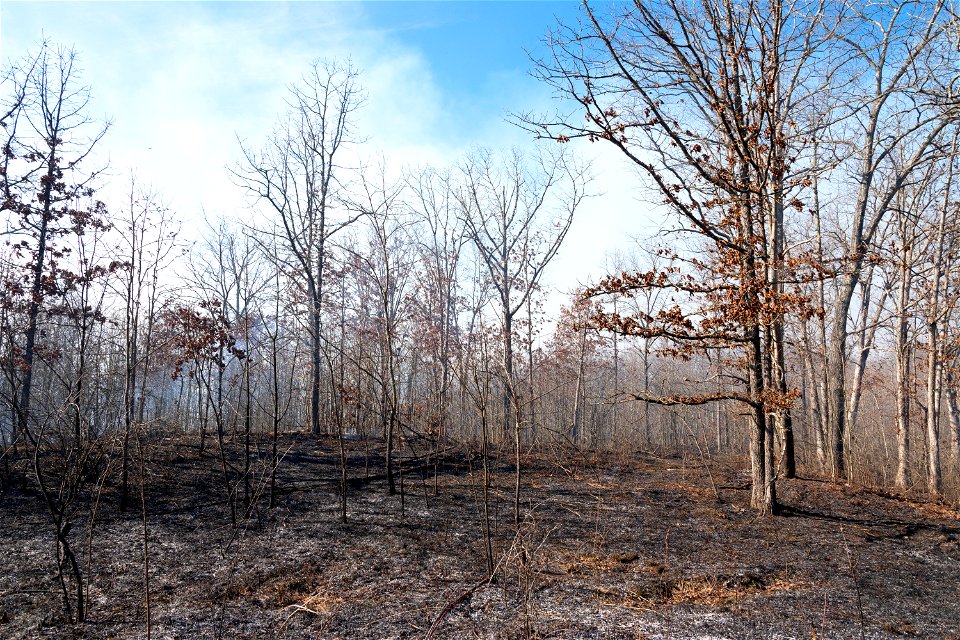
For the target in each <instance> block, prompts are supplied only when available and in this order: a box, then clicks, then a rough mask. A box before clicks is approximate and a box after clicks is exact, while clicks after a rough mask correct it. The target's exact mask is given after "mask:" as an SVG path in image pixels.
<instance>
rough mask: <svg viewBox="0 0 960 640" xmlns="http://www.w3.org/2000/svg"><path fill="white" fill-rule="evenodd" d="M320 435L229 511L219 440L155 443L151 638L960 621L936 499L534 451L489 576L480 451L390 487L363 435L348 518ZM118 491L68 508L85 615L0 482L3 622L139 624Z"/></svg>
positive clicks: (83, 629)
mask: <svg viewBox="0 0 960 640" xmlns="http://www.w3.org/2000/svg"><path fill="white" fill-rule="evenodd" d="M334 444H335V443H334V442H333V441H329V440H328V441H322V440H321V441H318V440H317V439H315V438H308V437H306V436H290V435H288V436H285V437H284V441H283V443H282V449H283V450H284V451H286V455H285V458H284V461H283V463H282V465H281V466H280V468H279V475H278V483H279V484H278V486H279V488H280V491H279V492H278V496H277V505H276V507H275V508H273V509H269V508H267V502H266V498H265V497H261V499H260V501H259V502H258V503H257V506H256V507H255V508H254V509H253V510H252V512H251V516H250V517H249V518H247V519H241V521H240V522H239V525H238V526H234V525H232V524H231V522H230V515H229V514H230V511H229V509H228V507H227V502H226V500H225V497H224V496H225V492H224V490H223V485H222V475H219V474H221V470H220V469H221V467H220V461H219V459H218V458H217V456H216V455H214V454H208V455H206V456H205V457H199V456H198V455H197V449H196V445H195V443H194V442H193V441H192V440H191V441H189V442H188V441H187V440H183V439H166V440H162V441H157V442H154V443H153V444H152V445H150V449H149V456H148V461H147V482H146V485H145V496H146V507H147V508H146V511H147V527H148V531H149V533H148V538H147V540H148V548H149V565H150V568H149V575H150V580H149V583H150V593H151V596H150V613H151V632H152V636H151V637H152V638H178V639H179V638H190V639H192V638H258V639H259V638H344V639H363V638H370V639H377V640H380V639H387V638H430V637H432V638H451V639H452V638H631V639H639V638H664V639H665V638H703V639H706V638H711V639H716V638H736V639H739V638H764V639H768V638H817V639H826V638H894V637H926V638H955V639H960V513H957V512H956V511H954V510H952V509H950V508H947V507H945V506H942V505H934V504H926V503H918V502H912V501H910V500H907V499H904V498H902V497H898V496H895V495H891V494H884V493H883V492H878V491H872V490H867V489H862V488H851V487H844V486H838V485H835V484H831V483H826V482H823V481H818V480H811V479H797V480H784V481H781V482H780V483H779V492H780V498H781V501H782V503H783V504H784V506H785V509H784V515H782V516H778V517H773V518H758V517H757V516H756V515H755V514H754V513H753V512H751V510H750V509H749V507H748V500H749V491H748V486H749V478H748V476H747V475H746V473H745V472H743V471H742V470H740V469H738V468H737V467H736V466H735V462H734V461H725V462H721V461H711V462H709V463H707V464H704V463H703V462H702V461H701V460H700V459H698V458H692V459H690V458H688V459H686V460H683V459H679V458H675V459H674V458H671V459H663V458H656V457H653V456H650V455H646V454H636V455H633V456H620V457H606V458H603V459H594V458H587V457H585V456H578V455H570V454H569V452H568V453H567V454H566V455H564V456H562V457H561V456H550V457H544V456H541V457H533V456H531V457H528V458H527V459H525V465H526V468H525V475H524V482H523V496H522V500H523V520H522V524H521V526H520V527H519V530H518V529H517V528H516V527H515V526H514V524H513V496H512V486H511V483H512V477H513V470H512V468H510V467H509V466H506V465H501V466H498V467H497V468H496V469H495V473H494V474H493V478H492V485H493V489H492V491H493V499H492V502H491V509H492V511H491V514H490V515H491V520H492V522H493V524H492V532H491V533H492V536H491V537H492V548H493V557H494V561H495V564H496V567H495V573H494V577H493V579H492V580H487V579H486V569H485V557H486V556H485V551H484V550H485V544H484V536H483V526H482V523H483V516H482V513H483V510H482V475H481V470H480V460H479V458H476V457H473V458H471V457H470V456H469V455H467V454H465V453H463V452H459V453H457V454H456V455H453V454H451V455H450V457H449V458H448V459H447V461H446V462H445V464H444V465H443V466H442V467H441V469H440V473H439V475H438V477H437V478H436V486H435V485H434V478H433V476H432V470H433V469H432V467H431V468H430V470H429V471H430V473H428V474H425V475H424V474H417V473H414V471H413V470H408V471H407V473H406V476H405V478H404V498H403V504H402V505H401V498H400V496H399V495H393V496H390V495H388V494H387V491H386V483H385V480H384V476H383V474H382V470H381V468H380V466H379V465H380V464H382V458H377V457H372V458H370V460H369V463H370V466H369V468H367V469H366V470H365V463H366V460H365V456H364V453H363V451H362V450H361V445H360V443H357V442H354V443H352V445H353V448H354V450H352V451H351V452H350V462H351V465H350V467H349V475H350V478H351V482H350V490H349V492H348V509H347V516H348V519H347V522H346V523H342V522H341V521H340V506H339V494H338V482H337V478H338V474H339V469H338V464H337V463H338V454H337V449H336V447H335V446H334ZM561 461H562V462H561ZM136 482H138V480H136ZM136 486H137V488H138V490H139V485H138V484H137V485H136ZM435 488H436V489H437V491H436V492H435V491H434V489H435ZM115 494H116V491H115V489H110V488H108V489H105V490H104V491H103V493H102V495H101V496H100V502H99V507H98V511H97V517H96V520H95V527H94V528H93V535H92V537H91V538H90V540H89V544H87V543H86V542H85V541H84V536H85V534H86V532H87V531H88V530H89V529H88V526H87V525H88V524H89V520H87V519H85V518H84V517H80V516H79V515H78V516H77V518H76V519H75V527H74V533H73V534H71V535H72V536H73V537H74V538H75V539H76V540H75V542H74V544H75V545H76V546H77V547H78V548H80V549H81V550H82V553H81V559H82V561H83V564H84V567H85V572H86V578H87V580H88V585H87V589H88V593H89V614H88V620H87V622H85V623H84V624H79V625H71V624H68V623H67V622H66V621H65V619H64V614H63V609H64V608H63V597H62V593H61V591H60V587H59V583H58V582H57V578H56V564H55V560H54V556H53V554H54V549H55V546H54V543H53V541H54V537H53V533H52V531H53V530H52V528H51V526H50V524H49V518H48V517H47V516H46V513H45V511H44V510H43V509H42V505H41V503H40V501H39V500H38V498H37V496H35V495H32V494H31V493H30V492H29V491H15V490H14V491H9V492H8V493H7V494H6V495H3V496H0V637H3V638H39V637H45V638H144V637H147V625H146V621H145V620H146V616H145V613H146V610H145V605H144V602H145V599H144V590H143V584H144V581H143V565H142V561H143V555H142V545H143V537H142V533H143V532H142V521H141V513H140V508H139V507H140V503H139V494H137V501H136V503H135V505H136V506H135V508H133V509H132V510H129V511H128V512H127V513H126V514H123V515H120V514H118V513H117V508H116V495H115Z"/></svg>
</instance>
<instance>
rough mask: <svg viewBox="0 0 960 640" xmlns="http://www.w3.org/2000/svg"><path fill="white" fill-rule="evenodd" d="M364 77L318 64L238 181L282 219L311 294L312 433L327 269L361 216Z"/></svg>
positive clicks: (289, 256)
mask: <svg viewBox="0 0 960 640" xmlns="http://www.w3.org/2000/svg"><path fill="white" fill-rule="evenodd" d="M357 77H358V72H357V70H356V69H355V68H354V67H353V65H352V64H351V63H349V62H347V63H338V62H332V61H318V62H315V63H314V64H313V66H312V67H311V69H310V71H309V72H308V73H307V74H306V75H305V76H304V77H303V78H302V80H301V81H300V83H299V84H297V85H296V86H294V87H291V89H290V98H289V107H290V108H289V110H288V111H287V113H286V114H285V115H284V116H283V119H282V120H281V122H280V124H279V125H278V126H277V129H276V130H275V132H274V134H273V136H272V137H271V139H270V140H269V141H268V142H267V143H266V145H265V146H264V148H263V150H262V151H261V152H259V153H257V152H254V151H252V150H250V149H248V148H246V147H245V148H244V150H243V152H244V158H245V160H244V164H243V166H242V167H241V168H239V169H238V170H236V171H235V173H234V175H235V176H236V177H237V178H238V179H239V181H240V183H241V185H242V186H243V187H244V188H246V189H247V190H248V191H249V192H250V193H251V194H253V195H254V196H255V197H256V199H257V201H258V202H263V203H264V204H265V205H266V206H267V208H268V209H269V210H270V211H271V212H272V213H274V214H275V215H276V216H277V217H278V219H279V230H278V231H276V232H274V231H272V230H271V229H265V230H261V231H262V233H266V234H270V233H276V234H277V235H278V239H279V244H281V245H282V246H283V249H284V256H282V257H280V258H281V260H282V261H283V263H284V265H285V266H286V267H287V268H288V269H289V270H290V273H296V274H298V277H299V278H300V279H301V284H302V286H303V288H304V290H305V293H306V298H307V306H308V309H307V310H308V316H309V321H308V331H309V334H310V357H311V361H310V362H311V373H310V375H311V381H310V427H311V429H312V430H313V431H314V433H319V432H320V397H321V392H322V391H321V380H320V375H321V371H322V368H323V358H322V350H323V338H322V335H321V324H322V305H323V298H324V282H323V279H324V269H325V266H326V261H327V255H328V250H329V247H328V242H329V240H330V238H331V237H332V236H334V235H335V234H336V233H338V232H340V231H342V230H343V229H345V228H346V227H348V226H349V225H350V224H352V223H353V222H355V221H356V220H357V219H358V218H359V217H360V216H361V215H363V213H362V212H361V213H357V212H349V211H345V210H344V208H343V196H344V190H345V189H346V184H347V179H348V177H349V175H350V172H349V168H348V167H347V166H346V165H345V164H344V161H345V158H344V156H345V153H346V151H347V149H348V147H349V146H350V145H351V144H352V143H353V142H355V141H356V138H355V135H354V129H353V127H354V123H353V117H354V114H355V112H356V111H357V109H358V108H359V107H360V105H361V104H362V103H363V97H362V94H361V90H360V88H359V87H358V85H357Z"/></svg>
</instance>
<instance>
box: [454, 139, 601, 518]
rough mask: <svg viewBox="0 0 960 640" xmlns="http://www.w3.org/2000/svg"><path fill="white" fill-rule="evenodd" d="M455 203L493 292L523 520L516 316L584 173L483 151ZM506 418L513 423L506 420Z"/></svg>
mask: <svg viewBox="0 0 960 640" xmlns="http://www.w3.org/2000/svg"><path fill="white" fill-rule="evenodd" d="M461 180H462V183H461V185H460V187H459V189H458V193H457V199H458V202H459V204H460V208H461V215H462V217H463V220H464V223H465V225H466V230H467V235H468V237H469V238H470V241H471V243H472V244H473V246H474V248H475V249H476V251H477V255H478V257H479V260H480V262H481V263H482V264H483V266H484V268H485V270H486V274H487V276H488V277H489V279H490V283H491V284H492V286H493V288H494V290H495V291H496V296H497V300H496V311H497V314H498V315H499V318H500V330H501V340H502V343H501V349H502V357H503V360H502V366H503V393H502V410H503V414H502V434H501V435H502V437H504V438H506V437H509V435H510V425H511V421H512V422H513V426H514V429H513V431H514V433H513V438H514V444H515V453H516V473H517V481H516V495H515V505H514V507H515V508H514V515H515V518H516V521H517V523H519V522H520V447H521V421H520V404H519V399H518V397H517V393H516V389H517V385H516V379H515V376H514V353H513V352H514V349H513V338H514V318H515V317H516V315H517V314H518V313H519V312H520V311H521V310H522V309H523V307H524V305H525V304H526V302H527V299H528V298H529V297H530V295H531V294H532V293H533V291H534V289H535V288H536V286H537V284H538V282H539V281H540V278H541V277H542V275H543V272H544V270H545V269H546V267H547V265H548V264H549V263H550V261H551V260H553V258H554V257H555V256H556V255H557V252H558V251H559V250H560V245H561V243H562V242H563V239H564V238H565V237H566V234H567V231H568V230H569V229H570V224H571V223H572V222H573V216H574V213H575V212H576V210H577V208H578V207H579V206H580V203H581V202H582V201H583V198H584V197H585V195H586V193H585V188H586V184H587V175H586V170H585V169H584V168H583V167H580V166H578V165H576V164H575V163H574V162H572V161H571V160H569V159H568V158H566V157H565V156H564V155H562V154H553V155H540V156H538V157H536V158H530V159H527V158H524V157H523V156H522V155H521V154H520V153H519V152H516V151H515V152H514V153H513V154H511V155H510V156H507V157H504V158H498V157H497V156H496V155H494V154H493V153H492V152H490V151H487V150H480V151H477V152H476V153H474V154H473V155H472V156H471V157H470V158H468V159H467V160H466V161H465V162H464V163H463V165H462V166H461ZM511 416H515V419H513V420H511Z"/></svg>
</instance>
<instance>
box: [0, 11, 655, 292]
mask: <svg viewBox="0 0 960 640" xmlns="http://www.w3.org/2000/svg"><path fill="white" fill-rule="evenodd" d="M579 11H580V7H579V3H578V2H576V1H574V0H566V1H562V2H546V1H544V2H366V3H364V2H350V3H340V2H294V3H279V2H277V3H273V2H271V3H254V2H250V3H232V2H212V3H193V2H183V3H180V2H176V3H174V2H109V3H87V2H85V3H69V2H63V3H61V2H49V3H48V2H43V3H40V2H12V1H10V0H3V1H2V2H0V57H2V59H3V60H4V62H6V61H8V60H10V59H11V58H17V57H19V56H21V55H23V53H24V52H26V51H27V50H28V49H29V48H30V47H34V46H35V45H36V44H37V43H38V42H39V41H40V40H41V38H42V37H44V36H45V37H47V38H48V39H50V40H52V41H54V42H57V43H61V44H68V45H73V46H75V47H76V49H77V50H78V52H79V54H80V56H81V58H80V59H81V66H82V69H83V71H84V74H83V79H84V82H85V83H87V84H89V85H90V86H91V88H92V91H93V97H94V101H93V104H92V105H91V113H92V114H93V115H95V116H104V117H109V118H111V119H112V121H113V127H112V130H111V132H110V133H109V134H108V136H107V138H106V139H105V140H104V141H103V142H102V144H101V151H102V152H103V154H104V157H103V159H102V161H104V162H106V161H108V162H109V165H110V167H111V171H112V173H113V178H112V179H111V180H110V183H109V184H108V185H107V186H106V187H105V192H107V193H108V194H109V192H110V191H111V190H114V189H119V188H121V187H122V184H123V183H124V181H125V179H124V178H123V176H125V175H127V174H128V173H129V172H130V171H131V170H134V171H136V173H137V174H138V175H139V176H140V178H141V179H142V180H144V181H146V182H148V183H151V184H152V185H153V186H154V187H155V188H156V189H157V190H158V191H160V192H161V193H163V194H164V196H165V197H166V199H167V200H168V202H169V204H170V206H171V207H172V208H173V209H174V210H175V211H177V212H178V213H179V214H180V217H181V218H182V219H185V220H191V219H193V218H195V217H196V216H199V215H200V211H201V210H204V211H207V212H210V213H217V214H220V215H225V216H233V215H236V216H238V217H244V216H249V215H251V212H250V209H249V206H248V203H247V202H246V201H245V200H244V198H243V194H242V192H241V191H240V190H239V189H238V188H237V187H236V186H235V185H233V184H232V183H231V181H230V178H229V174H228V172H227V167H230V166H234V165H235V164H236V162H237V161H238V158H239V143H238V139H240V140H243V141H244V142H245V143H246V144H248V145H250V146H252V147H254V148H256V147H257V146H259V145H260V143H261V141H262V140H263V139H264V137H265V136H267V135H268V134H269V131H270V128H271V127H272V125H273V123H274V122H275V121H276V119H277V116H278V114H279V113H280V112H281V111H282V110H283V108H284V103H283V99H284V95H285V92H286V87H287V86H289V84H290V83H292V82H295V81H296V80H297V78H298V77H299V76H300V74H301V73H302V72H303V71H304V70H306V68H307V66H308V65H309V63H310V62H311V61H312V60H314V59H316V58H341V59H342V58H346V57H349V58H351V60H352V61H353V62H354V63H355V64H356V65H357V66H358V67H359V69H360V71H361V77H360V81H361V84H362V85H363V87H364V89H365V91H366V93H367V95H368V100H367V104H366V106H365V108H364V109H363V110H362V112H361V113H360V115H359V117H358V123H357V124H358V128H359V131H360V132H361V134H362V135H363V136H364V137H366V138H367V139H368V141H369V143H368V145H369V147H370V148H371V149H375V150H377V151H379V152H382V153H383V155H384V156H385V157H386V158H387V160H388V162H390V163H391V164H392V165H394V166H395V167H397V168H399V167H400V166H401V165H403V164H423V163H428V162H429V163H434V164H445V163H450V162H455V161H456V160H457V158H458V157H459V156H460V155H462V154H463V153H465V152H467V151H468V150H469V149H470V148H471V147H474V146H478V145H484V146H488V147H493V148H507V147H510V146H517V145H519V146H523V145H529V144H533V142H532V141H531V140H530V137H529V135H528V134H526V133H524V132H522V131H520V130H519V129H517V128H516V127H514V126H512V125H510V124H508V123H506V122H505V121H504V116H505V115H506V114H507V113H509V112H511V111H515V112H516V111H528V110H534V111H544V110H549V109H552V108H553V106H554V104H553V102H552V99H551V96H550V93H549V91H548V90H547V88H546V87H544V86H542V85H540V84H538V83H537V82H536V81H535V80H534V79H533V78H531V77H530V75H529V71H530V68H531V63H530V60H529V57H528V53H527V52H528V51H529V52H530V53H532V54H533V55H536V54H537V52H538V50H540V48H541V47H542V39H543V37H544V36H545V34H546V33H547V32H548V31H549V30H550V29H551V28H552V27H554V26H556V24H557V19H560V20H563V21H564V22H568V23H569V22H573V21H575V20H576V19H577V17H578V15H579ZM541 144H543V143H541ZM593 147H599V145H593V146H592V148H583V149H581V150H582V151H583V152H585V153H587V154H593V156H598V157H596V158H595V159H594V160H595V163H596V164H595V168H594V173H595V174H597V176H598V179H597V181H596V184H595V185H594V190H595V191H596V192H597V193H601V192H602V193H603V194H604V195H603V196H601V197H598V198H594V199H593V201H591V202H590V203H589V204H588V206H587V209H586V210H585V211H584V212H583V214H582V215H581V216H580V219H579V220H578V221H577V222H575V225H574V229H573V230H572V233H571V237H570V240H569V241H568V244H567V247H565V248H564V250H563V251H562V252H561V254H560V256H559V257H558V262H559V264H557V265H556V267H555V268H554V269H552V271H553V273H552V274H548V275H550V276H551V277H550V280H551V281H552V282H553V283H554V285H555V286H556V287H557V288H560V289H569V288H570V287H572V286H574V285H575V284H576V282H577V281H578V280H579V281H586V280H588V279H589V278H590V277H596V276H597V275H599V274H600V272H601V271H602V270H603V262H604V261H605V254H606V253H607V252H608V251H613V250H617V249H623V248H625V247H627V246H629V245H630V241H629V236H630V235H631V234H643V233H649V232H650V231H651V230H652V229H651V228H650V225H649V224H648V223H647V222H645V221H646V219H647V217H648V216H647V215H646V214H645V213H644V211H646V210H647V209H648V207H647V205H645V204H643V203H641V202H638V200H637V195H638V193H637V190H636V184H637V180H636V178H635V177H634V175H633V174H632V173H631V171H630V170H629V169H628V168H626V167H625V165H624V164H623V163H622V162H620V161H619V159H618V158H615V157H613V156H612V155H610V154H607V155H604V154H603V153H601V152H600V151H599V150H598V149H596V148H593ZM600 215H602V216H603V218H600V217H598V216H600ZM601 220H602V223H601V224H597V223H598V221H601ZM607 221H609V224H607Z"/></svg>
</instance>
